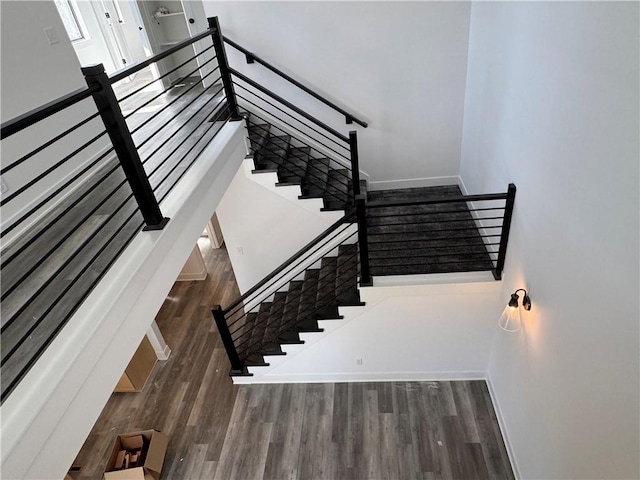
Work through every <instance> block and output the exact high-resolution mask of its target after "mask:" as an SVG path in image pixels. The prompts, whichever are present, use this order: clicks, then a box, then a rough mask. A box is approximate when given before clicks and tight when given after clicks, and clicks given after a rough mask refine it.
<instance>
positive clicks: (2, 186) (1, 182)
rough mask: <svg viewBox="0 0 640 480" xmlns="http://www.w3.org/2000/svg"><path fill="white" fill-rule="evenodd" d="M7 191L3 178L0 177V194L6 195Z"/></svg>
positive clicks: (7, 187)
mask: <svg viewBox="0 0 640 480" xmlns="http://www.w3.org/2000/svg"><path fill="white" fill-rule="evenodd" d="M8 191H9V186H8V185H7V184H6V183H4V178H2V177H0V193H7V192H8Z"/></svg>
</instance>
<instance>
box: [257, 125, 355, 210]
mask: <svg viewBox="0 0 640 480" xmlns="http://www.w3.org/2000/svg"><path fill="white" fill-rule="evenodd" d="M245 118H246V120H247V130H248V136H249V141H250V145H251V150H252V154H253V161H254V165H255V169H254V170H253V173H268V172H276V173H277V175H278V183H277V185H278V186H285V185H300V188H301V195H300V197H299V198H301V199H304V198H321V199H322V200H323V204H324V208H323V209H322V210H323V211H335V210H346V209H348V208H349V207H351V206H353V202H352V199H353V182H352V180H351V171H350V168H348V167H347V166H345V165H343V164H341V163H339V162H338V161H337V160H334V159H332V158H329V157H327V156H324V155H322V153H320V152H319V151H318V150H316V149H314V148H312V147H311V146H310V145H309V144H308V143H305V142H304V141H302V140H300V139H298V138H294V137H292V136H291V135H289V134H287V133H286V132H284V131H283V130H280V129H279V128H277V127H275V126H274V125H272V124H269V123H266V122H264V121H263V120H262V119H261V118H260V117H258V116H256V115H255V114H250V113H246V116H245ZM361 185H363V186H364V182H361Z"/></svg>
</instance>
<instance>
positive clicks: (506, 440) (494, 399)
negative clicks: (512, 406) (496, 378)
mask: <svg viewBox="0 0 640 480" xmlns="http://www.w3.org/2000/svg"><path fill="white" fill-rule="evenodd" d="M486 381H487V388H488V389H489V396H490V397H491V403H493V408H494V409H495V412H496V417H497V419H498V427H499V428H500V433H501V434H502V438H503V440H504V445H505V448H506V449H507V456H508V457H509V461H510V462H511V468H512V469H513V476H514V477H515V478H516V480H518V479H520V478H522V476H521V475H520V469H519V468H518V462H517V461H516V455H515V452H514V450H513V446H512V445H511V441H510V440H509V431H508V429H507V424H506V422H505V420H504V416H503V415H502V409H501V408H500V402H499V401H498V396H497V395H496V392H495V390H494V388H493V383H492V381H491V374H490V373H489V372H487V377H486Z"/></svg>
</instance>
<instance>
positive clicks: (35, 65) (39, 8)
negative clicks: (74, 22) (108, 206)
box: [0, 1, 108, 244]
mask: <svg viewBox="0 0 640 480" xmlns="http://www.w3.org/2000/svg"><path fill="white" fill-rule="evenodd" d="M0 8H1V13H2V15H1V17H2V29H1V36H2V38H1V42H0V44H1V55H2V68H1V69H0V76H1V77H0V79H1V83H2V89H1V91H0V95H1V102H2V110H1V114H2V118H1V119H2V122H6V121H9V120H11V119H13V118H15V117H16V116H18V115H21V114H24V113H26V112H28V111H30V110H32V109H34V108H37V107H40V106H41V105H43V104H46V103H48V102H51V101H53V100H55V99H57V98H59V97H61V96H63V95H66V94H68V93H70V92H72V91H74V90H77V89H79V88H83V87H85V86H86V82H85V80H84V77H83V75H82V73H81V72H80V64H79V62H78V59H77V57H76V55H75V53H74V50H73V48H72V46H71V42H70V41H69V38H68V37H67V35H66V32H65V30H64V26H63V25H62V21H61V20H60V16H59V14H58V11H57V10H56V8H55V5H54V3H53V2H52V1H33V2H19V1H3V2H1V3H0ZM47 27H52V28H53V29H54V30H55V32H56V33H57V37H58V43H55V44H53V45H50V44H49V42H48V41H47V37H46V36H45V33H44V31H43V29H44V28H47ZM95 112H96V106H95V103H94V101H93V99H92V98H89V99H86V100H84V101H82V102H80V103H78V104H76V105H74V106H73V107H69V108H68V109H66V110H64V111H62V112H60V113H58V114H56V115H53V116H51V117H49V118H47V119H45V120H43V121H42V122H40V123H38V124H36V125H35V126H33V127H30V128H28V129H26V130H23V131H22V132H19V133H17V134H15V135H13V136H12V137H10V138H8V139H5V140H3V141H2V166H3V168H6V167H7V165H9V164H10V163H13V161H14V160H16V159H18V158H20V157H21V156H22V155H25V154H26V153H28V152H30V151H31V150H33V149H35V148H36V147H38V146H40V145H41V144H43V143H45V142H46V141H48V140H50V139H51V138H52V137H54V136H55V135H57V134H59V133H61V132H63V131H64V130H66V129H67V128H69V127H71V126H72V125H74V124H76V123H78V122H79V121H80V120H82V119H84V118H86V117H88V116H89V115H91V114H93V113H95ZM102 130H104V124H103V123H102V120H101V119H100V118H99V117H98V118H97V119H94V120H92V121H91V122H89V123H87V124H85V125H84V126H82V127H80V128H79V129H78V130H76V132H74V134H72V135H69V136H68V137H65V138H64V139H63V140H61V141H59V142H57V143H55V144H54V145H53V146H51V147H49V148H47V149H45V150H44V151H43V152H41V153H39V154H37V155H36V156H35V157H33V158H31V159H29V160H28V161H26V162H24V163H23V164H22V165H20V166H18V167H16V168H15V169H13V170H10V171H9V172H7V173H6V174H4V175H3V178H2V180H3V182H4V183H5V184H6V185H7V187H8V191H7V192H6V194H7V195H10V194H12V193H13V192H15V191H17V189H18V188H20V187H22V186H23V185H25V184H26V183H27V182H28V181H29V180H31V179H33V178H34V177H35V176H36V175H38V174H40V173H42V172H45V171H46V170H47V169H48V168H49V167H50V166H52V165H53V164H54V163H56V162H58V161H59V160H61V159H63V158H64V157H65V156H66V155H68V154H69V153H70V152H72V151H74V150H75V149H76V148H78V147H79V146H81V145H83V144H84V143H85V142H86V141H87V140H88V139H90V138H92V137H94V136H95V135H96V134H97V133H98V132H100V131H102ZM106 145H108V139H107V138H106V135H105V136H104V137H102V138H101V139H99V140H98V141H97V142H96V143H94V145H92V146H90V147H89V148H87V149H86V150H84V151H83V152H81V153H80V154H78V155H76V156H75V157H74V158H72V159H71V160H69V161H68V162H66V163H65V164H64V165H62V166H61V167H59V168H57V169H56V170H54V171H53V172H52V173H51V174H49V175H47V176H46V177H44V178H43V179H42V180H41V181H40V182H38V183H37V184H35V185H34V186H32V187H31V188H29V189H27V190H26V191H24V192H23V193H22V194H20V195H19V196H18V197H16V198H15V200H11V201H10V202H8V203H6V204H5V205H3V207H2V224H3V225H4V226H7V225H9V224H11V223H13V219H14V218H17V217H19V216H20V215H21V214H22V212H25V211H26V210H27V209H28V207H29V206H30V205H33V204H34V203H37V202H38V201H39V200H40V199H42V198H43V197H45V196H46V195H47V194H48V193H49V192H50V191H51V190H52V189H54V188H55V187H56V186H57V185H60V184H61V183H63V182H64V181H65V180H66V179H67V178H69V177H70V176H72V175H73V174H74V173H75V172H76V171H78V170H79V169H80V168H82V167H83V166H84V165H86V162H87V161H89V160H90V159H91V158H94V156H95V155H97V154H98V153H99V152H102V149H103V148H106ZM58 198H60V196H58ZM43 211H44V209H40V210H39V211H38V212H36V214H34V215H32V217H31V219H30V220H31V221H36V220H37V217H38V216H39V215H42V214H43ZM28 224H29V222H25V226H28ZM14 233H18V230H16V231H14V232H13V233H12V234H10V235H8V236H5V237H4V238H3V242H5V244H6V243H7V242H10V241H11V237H12V236H14Z"/></svg>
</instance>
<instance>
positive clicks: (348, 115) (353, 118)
mask: <svg viewBox="0 0 640 480" xmlns="http://www.w3.org/2000/svg"><path fill="white" fill-rule="evenodd" d="M223 39H224V41H225V42H226V43H228V44H229V45H231V46H232V47H233V48H235V49H236V50H239V51H240V52H242V53H244V55H245V56H246V57H247V61H248V62H249V61H250V60H253V61H256V62H258V63H259V64H260V65H262V66H263V67H265V68H267V69H269V70H271V71H272V72H273V73H275V74H276V75H278V76H280V77H282V78H284V79H285V80H287V81H288V82H290V83H293V84H294V85H295V86H296V87H298V88H299V89H301V90H303V91H304V92H306V93H308V94H309V95H311V96H312V97H314V98H315V99H317V100H320V101H321V102H322V103H324V104H325V105H328V106H329V107H331V108H333V109H334V110H335V111H337V112H339V113H341V114H342V115H344V116H345V118H346V121H347V123H352V122H356V123H357V124H358V125H360V126H363V127H365V128H367V126H368V124H367V122H365V121H364V120H360V119H359V118H358V117H356V116H355V115H353V114H351V113H349V112H347V111H346V110H344V109H342V108H340V107H339V106H337V105H336V104H335V103H333V102H331V101H329V100H327V99H326V98H324V97H323V96H321V95H320V94H318V93H316V92H314V91H313V90H311V89H310V88H309V87H307V86H305V85H303V84H302V83H300V82H298V81H297V80H296V79H294V78H292V77H290V76H289V75H287V74H286V73H284V72H283V71H282V70H280V69H278V68H276V67H274V66H273V65H271V64H270V63H268V62H267V61H265V60H263V59H262V58H260V57H259V56H257V55H256V54H255V53H253V52H250V51H249V50H247V49H246V48H244V47H243V46H241V45H239V44H237V43H236V42H234V41H233V40H231V39H230V38H229V37H223Z"/></svg>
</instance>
